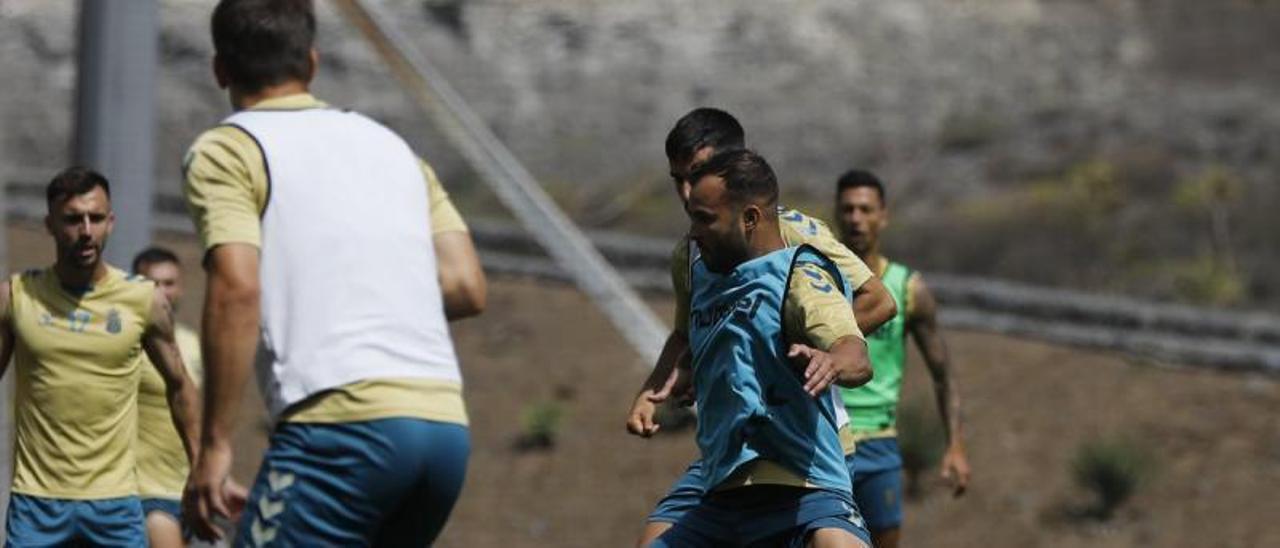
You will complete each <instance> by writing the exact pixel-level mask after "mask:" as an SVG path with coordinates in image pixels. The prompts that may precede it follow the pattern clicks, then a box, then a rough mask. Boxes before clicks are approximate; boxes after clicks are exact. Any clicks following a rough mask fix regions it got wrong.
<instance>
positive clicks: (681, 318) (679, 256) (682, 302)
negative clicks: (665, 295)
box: [671, 237, 689, 335]
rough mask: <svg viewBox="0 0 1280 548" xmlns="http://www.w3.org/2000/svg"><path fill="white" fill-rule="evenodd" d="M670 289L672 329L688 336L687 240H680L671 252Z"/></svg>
mask: <svg viewBox="0 0 1280 548" xmlns="http://www.w3.org/2000/svg"><path fill="white" fill-rule="evenodd" d="M671 289H672V290H673V291H675V294H676V317H675V318H674V321H673V322H671V323H672V325H673V326H675V327H674V329H675V330H676V331H677V332H679V333H683V334H685V335H688V334H689V238H687V237H686V238H680V243H678V244H676V248H675V250H673V251H672V252H671Z"/></svg>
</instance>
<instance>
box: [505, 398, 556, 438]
mask: <svg viewBox="0 0 1280 548" xmlns="http://www.w3.org/2000/svg"><path fill="white" fill-rule="evenodd" d="M563 418H564V406H563V404H561V403H560V402H559V401H556V400H543V401H540V402H537V403H534V404H530V405H529V406H527V407H525V408H524V410H523V411H522V412H521V413H520V437H519V439H517V440H516V447H517V448H518V449H526V450H527V449H550V448H552V447H554V446H555V444H556V438H557V436H558V435H559V434H560V428H561V423H562V419H563Z"/></svg>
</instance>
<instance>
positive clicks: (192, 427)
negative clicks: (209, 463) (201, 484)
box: [142, 288, 200, 463]
mask: <svg viewBox="0 0 1280 548" xmlns="http://www.w3.org/2000/svg"><path fill="white" fill-rule="evenodd" d="M142 349H143V350H144V351H145V352H146V353H147V357H148V358H150V359H151V363H152V364H154V365H155V367H156V369H157V370H159V371H160V376H161V377H163V378H164V385H165V394H166V396H167V397H168V400H169V412H170V414H172V416H173V426H174V427H175V428H176V429H177V430H178V437H179V438H181V439H182V447H183V449H185V450H186V451H187V461H188V462H191V463H194V462H196V459H197V453H196V451H197V448H198V447H199V446H198V443H199V439H200V416H199V412H200V411H199V407H198V406H199V398H200V396H199V393H198V392H197V391H196V388H195V383H194V382H192V380H191V377H190V375H188V374H187V368H186V366H185V365H184V364H183V362H182V354H181V353H180V352H178V343H177V342H176V341H175V340H174V323H173V307H172V306H170V304H169V300H168V299H166V298H165V296H164V291H163V290H161V289H160V288H156V292H155V296H154V297H153V298H152V300H151V322H150V325H149V326H148V327H147V331H146V333H145V334H144V335H143V337H142Z"/></svg>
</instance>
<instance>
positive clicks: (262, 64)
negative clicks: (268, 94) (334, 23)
mask: <svg viewBox="0 0 1280 548" xmlns="http://www.w3.org/2000/svg"><path fill="white" fill-rule="evenodd" d="M210 27H211V28H212V31H213V49H214V51H215V52H217V54H218V59H219V60H220V61H221V63H222V66H223V67H224V69H225V70H226V71H227V77H228V78H229V79H230V80H231V82H232V83H233V84H234V85H235V86H236V87H237V88H240V89H241V90H243V91H247V92H256V91H260V90H262V89H263V88H265V87H267V86H273V85H276V84H280V83H283V82H286V81H289V80H306V79H307V78H308V77H309V76H310V75H311V45H312V43H313V42H314V40H315V36H316V14H315V9H314V7H313V6H312V3H311V0H222V1H221V2H218V7H216V8H214V9H213V18H212V20H211V23H210Z"/></svg>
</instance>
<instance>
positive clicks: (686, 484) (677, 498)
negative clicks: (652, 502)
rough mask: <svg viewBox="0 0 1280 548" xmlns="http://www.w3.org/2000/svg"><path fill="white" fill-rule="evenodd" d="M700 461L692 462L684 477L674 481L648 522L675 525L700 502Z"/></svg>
mask: <svg viewBox="0 0 1280 548" xmlns="http://www.w3.org/2000/svg"><path fill="white" fill-rule="evenodd" d="M702 493H703V489H702V459H698V460H695V461H693V464H690V465H689V468H687V469H685V471H684V475H682V476H680V479H678V480H676V483H675V485H672V486H671V490H670V491H668V492H667V495H666V496H664V497H662V500H660V501H658V506H657V507H656V508H654V509H653V513H651V514H649V519H648V521H657V522H664V523H675V522H677V521H680V518H682V517H684V515H685V514H687V513H689V511H690V510H693V509H694V508H696V507H697V506H698V503H699V502H701V501H702Z"/></svg>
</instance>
